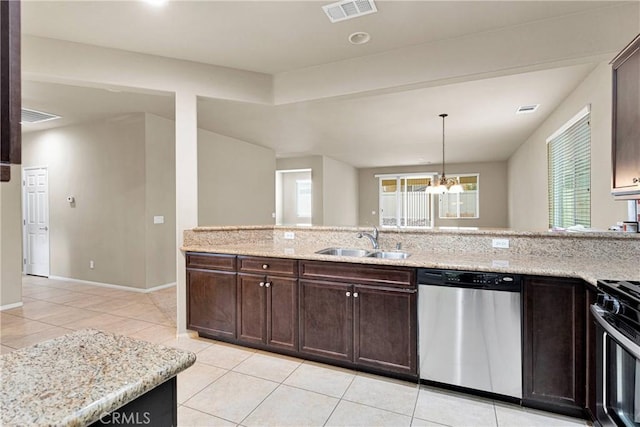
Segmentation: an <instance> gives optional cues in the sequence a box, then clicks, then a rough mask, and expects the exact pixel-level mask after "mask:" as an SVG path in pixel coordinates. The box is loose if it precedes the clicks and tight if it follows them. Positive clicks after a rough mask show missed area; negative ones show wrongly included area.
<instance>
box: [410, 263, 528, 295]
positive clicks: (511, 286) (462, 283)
mask: <svg viewBox="0 0 640 427" xmlns="http://www.w3.org/2000/svg"><path fill="white" fill-rule="evenodd" d="M418 284H419V285H435V286H452V287H465V288H466V287H468V288H482V289H486V288H491V289H496V290H505V291H508V290H510V291H516V292H517V291H520V284H521V278H520V276H519V275H517V274H506V273H485V272H473V271H459V270H432V269H426V268H420V269H418Z"/></svg>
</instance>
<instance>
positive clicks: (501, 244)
mask: <svg viewBox="0 0 640 427" xmlns="http://www.w3.org/2000/svg"><path fill="white" fill-rule="evenodd" d="M491 246H493V247H494V248H500V249H509V239H492V241H491Z"/></svg>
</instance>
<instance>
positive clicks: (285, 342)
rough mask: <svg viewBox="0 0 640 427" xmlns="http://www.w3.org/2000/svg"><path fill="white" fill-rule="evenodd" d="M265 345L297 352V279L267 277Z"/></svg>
mask: <svg viewBox="0 0 640 427" xmlns="http://www.w3.org/2000/svg"><path fill="white" fill-rule="evenodd" d="M267 283H268V284H269V287H268V288H267V294H266V295H267V345H268V346H269V347H275V348H281V349H286V350H292V351H297V350H298V279H290V278H284V277H271V276H269V277H268V281H267Z"/></svg>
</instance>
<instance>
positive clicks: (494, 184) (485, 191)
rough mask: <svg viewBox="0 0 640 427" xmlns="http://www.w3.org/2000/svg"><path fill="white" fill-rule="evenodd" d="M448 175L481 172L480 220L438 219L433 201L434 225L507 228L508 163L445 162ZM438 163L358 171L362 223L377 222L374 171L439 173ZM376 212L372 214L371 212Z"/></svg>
mask: <svg viewBox="0 0 640 427" xmlns="http://www.w3.org/2000/svg"><path fill="white" fill-rule="evenodd" d="M446 166H447V174H448V175H453V174H456V173H460V174H463V173H478V174H480V186H479V188H480V218H479V219H440V218H438V203H437V202H436V203H435V208H434V218H435V226H436V227H499V228H502V227H507V226H508V215H507V181H506V179H507V163H506V162H487V163H460V164H451V165H449V164H447V165H446ZM439 170H442V167H441V166H440V165H428V166H425V165H419V166H400V167H387V168H368V169H360V170H359V182H360V187H359V191H360V198H359V203H360V215H359V224H360V225H361V226H373V225H378V224H379V209H378V185H379V183H378V178H375V176H374V175H376V174H390V173H422V172H425V173H426V172H438V171H439ZM373 212H375V214H373Z"/></svg>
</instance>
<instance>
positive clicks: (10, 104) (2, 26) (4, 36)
mask: <svg viewBox="0 0 640 427" xmlns="http://www.w3.org/2000/svg"><path fill="white" fill-rule="evenodd" d="M21 98H22V95H21V90H20V2H19V1H18V0H0V181H4V182H6V181H9V180H10V179H11V165H12V164H20V163H21V160H22V159H21V157H22V151H21V129H20V119H21V105H22V99H21Z"/></svg>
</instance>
